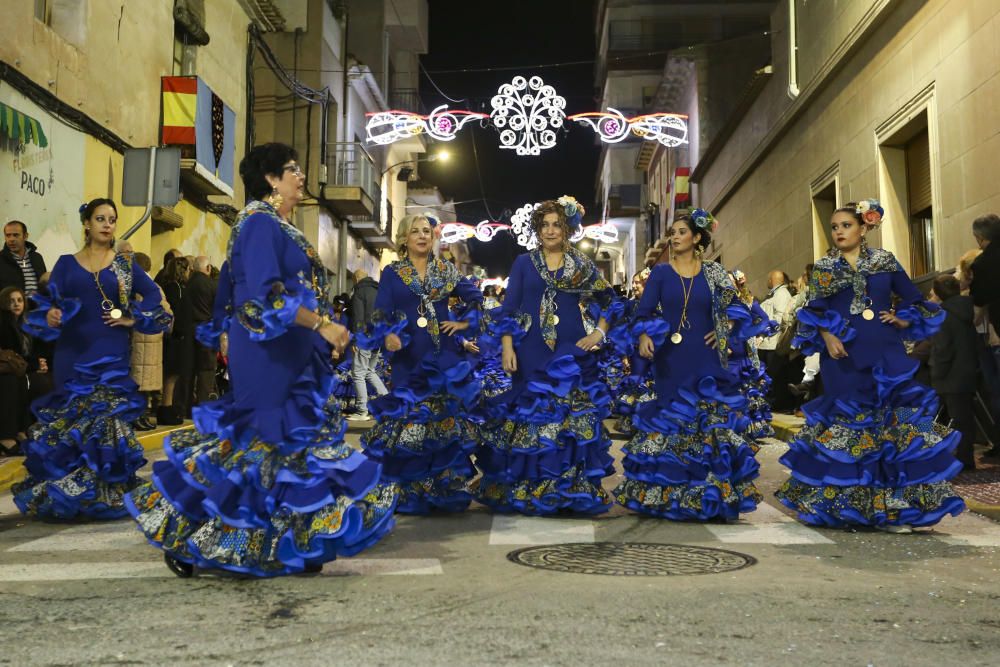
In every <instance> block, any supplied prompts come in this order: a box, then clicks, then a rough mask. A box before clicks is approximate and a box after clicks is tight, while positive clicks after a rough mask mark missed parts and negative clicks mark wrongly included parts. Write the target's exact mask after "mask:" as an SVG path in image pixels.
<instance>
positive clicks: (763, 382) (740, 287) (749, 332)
mask: <svg viewBox="0 0 1000 667" xmlns="http://www.w3.org/2000/svg"><path fill="white" fill-rule="evenodd" d="M731 277H732V279H733V284H734V285H736V291H737V293H738V294H739V299H740V301H742V302H743V303H744V304H746V306H747V308H749V309H750V323H749V325H748V326H747V327H745V328H744V330H743V334H744V336H745V337H746V341H745V342H743V343H741V344H739V345H732V346H731V352H732V354H730V356H729V369H730V370H731V371H732V372H733V373H734V374H735V375H736V376H737V377H739V380H740V393H741V394H743V397H744V398H746V399H747V408H746V416H747V419H749V420H750V423H749V424H748V425H747V433H746V436H747V438H749V439H751V440H761V439H763V438H770V437H773V436H774V427H773V426H771V416H772V415H771V406H770V405H769V404H768V402H767V392H768V388H769V387H770V386H771V377H770V376H769V375H768V374H767V369H766V368H765V367H764V364H762V363H761V362H760V357H759V356H758V355H757V343H756V339H757V337H758V336H765V337H766V336H773V335H774V334H776V333H777V332H778V323H777V322H775V321H774V320H772V319H771V318H769V317H768V316H767V313H765V312H764V309H763V308H761V305H760V302H759V301H757V299H756V298H754V295H753V294H752V293H751V292H750V290H749V289H748V288H747V278H746V275H744V273H743V272H742V271H740V270H739V269H736V270H735V271H733V272H732V274H731Z"/></svg>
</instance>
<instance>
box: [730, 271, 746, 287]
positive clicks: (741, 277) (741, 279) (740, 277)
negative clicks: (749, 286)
mask: <svg viewBox="0 0 1000 667" xmlns="http://www.w3.org/2000/svg"><path fill="white" fill-rule="evenodd" d="M746 281H747V276H746V274H745V273H743V272H742V271H740V270H739V269H734V270H733V282H735V283H736V284H737V285H743V284H745V283H746Z"/></svg>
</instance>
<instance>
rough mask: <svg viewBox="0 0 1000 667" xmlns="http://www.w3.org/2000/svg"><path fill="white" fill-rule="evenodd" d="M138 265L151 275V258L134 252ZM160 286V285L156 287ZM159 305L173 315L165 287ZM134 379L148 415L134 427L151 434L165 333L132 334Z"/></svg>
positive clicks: (161, 373) (160, 385) (159, 381)
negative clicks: (143, 399)
mask: <svg viewBox="0 0 1000 667" xmlns="http://www.w3.org/2000/svg"><path fill="white" fill-rule="evenodd" d="M135 264H136V266H138V267H139V268H140V269H142V270H143V271H145V272H146V275H149V272H150V270H151V269H152V268H153V265H152V260H150V258H149V255H147V254H145V253H141V252H137V253H135ZM157 287H159V285H157ZM160 305H161V306H162V307H163V310H164V311H165V312H166V313H167V314H168V315H171V316H173V314H174V312H173V310H171V308H170V303H169V302H168V301H167V297H166V295H165V294H164V293H163V288H162V287H160ZM131 368H132V379H133V380H135V383H136V384H137V385H139V391H140V392H141V393H142V394H143V395H144V396H145V397H146V414H144V415H142V416H141V417H139V419H137V420H136V422H135V424H133V427H134V428H135V430H137V431H149V430H152V429H153V428H156V427H155V426H154V425H153V422H152V421H151V420H150V414H151V413H150V408H151V399H152V398H153V397H154V395H155V394H159V393H160V391H162V389H163V332H162V331H160V332H157V333H152V334H146V333H142V332H140V331H133V332H132V364H131Z"/></svg>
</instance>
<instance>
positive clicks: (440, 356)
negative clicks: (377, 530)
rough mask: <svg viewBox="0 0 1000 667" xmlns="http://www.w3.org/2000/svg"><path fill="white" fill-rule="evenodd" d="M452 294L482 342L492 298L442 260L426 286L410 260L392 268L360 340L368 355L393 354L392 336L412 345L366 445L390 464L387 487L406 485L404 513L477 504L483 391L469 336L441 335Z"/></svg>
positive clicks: (372, 405)
mask: <svg viewBox="0 0 1000 667" xmlns="http://www.w3.org/2000/svg"><path fill="white" fill-rule="evenodd" d="M451 296H456V297H458V298H459V300H460V301H462V302H463V304H464V307H463V308H462V311H463V313H462V314H461V315H460V316H458V317H457V319H458V320H461V321H464V322H468V323H469V327H468V328H467V329H465V330H463V331H462V332H461V333H462V334H464V335H467V336H469V337H474V336H475V335H476V334H477V333H478V331H479V326H480V322H481V305H482V299H483V296H482V292H480V291H479V288H478V287H476V286H475V285H474V284H473V283H472V282H471V281H470V280H468V279H467V278H464V277H462V276H461V275H459V273H458V270H457V269H456V268H455V267H454V265H452V264H451V263H449V262H446V261H444V260H442V259H439V258H432V259H430V260H429V261H428V264H427V270H426V273H425V275H424V278H423V279H421V278H420V276H419V274H418V273H417V271H416V269H415V267H414V266H413V263H412V262H410V261H409V260H408V259H406V258H404V259H402V260H400V261H397V262H393V263H392V264H390V265H389V266H387V267H385V268H384V269H383V270H382V277H381V280H380V281H379V286H378V295H377V296H376V297H375V310H374V314H373V316H372V322H371V324H370V325H369V327H368V328H367V331H366V333H365V334H362V335H359V336H358V345H359V346H360V347H363V348H365V349H376V348H379V347H383V346H384V344H385V337H386V336H388V335H389V334H396V335H397V336H399V338H400V340H401V342H402V343H403V347H402V349H400V350H399V351H397V352H386V356H387V357H389V360H390V365H391V369H392V370H391V387H392V389H391V390H390V391H389V393H388V394H385V395H384V396H379V397H378V398H375V399H372V400H371V401H370V402H369V405H368V410H369V412H370V413H371V414H372V416H373V418H374V419H375V426H373V427H372V428H371V429H369V430H368V432H367V433H365V435H364V436H363V437H362V440H361V442H362V445H363V447H364V449H365V451H366V452H367V453H368V455H369V456H370V457H371V458H372V459H374V460H376V461H379V462H381V463H382V467H383V475H384V477H385V479H386V480H388V481H391V482H394V483H395V484H397V485H398V488H399V496H400V498H399V507H398V508H397V511H398V512H400V513H404V514H427V513H428V512H430V511H431V510H433V509H437V510H443V511H447V512H459V511H462V510H464V509H465V508H467V507H468V506H469V503H470V502H471V501H472V496H471V494H470V493H469V489H468V485H469V481H470V480H471V478H472V477H473V475H474V474H475V468H474V467H473V465H472V452H473V451H474V450H475V447H476V442H477V440H478V425H479V421H480V420H479V418H478V416H477V411H476V409H475V408H476V405H477V403H478V401H479V393H480V389H481V385H480V382H479V380H478V379H477V378H476V376H475V373H474V364H473V363H472V362H471V361H470V360H469V358H468V355H467V354H466V352H465V350H464V349H463V348H462V346H461V345H460V343H459V337H458V336H457V335H451V336H449V335H446V334H445V333H444V332H442V331H441V324H443V323H444V322H447V321H449V320H451V319H452V316H451V315H450V314H449V311H448V299H449V297H451ZM420 324H424V325H425V326H420Z"/></svg>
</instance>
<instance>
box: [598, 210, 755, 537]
mask: <svg viewBox="0 0 1000 667" xmlns="http://www.w3.org/2000/svg"><path fill="white" fill-rule="evenodd" d="M713 223H714V221H713V219H712V217H711V216H710V215H709V214H708V213H707V212H705V211H703V210H701V209H696V210H695V211H694V212H693V213H692V215H690V216H682V217H679V218H677V219H676V220H675V221H674V223H673V225H672V226H671V228H670V244H671V260H670V262H669V263H666V264H658V265H657V266H655V267H654V268H653V272H652V274H651V275H650V277H649V281H648V282H647V283H646V289H645V291H644V292H643V295H642V299H641V300H640V302H639V308H638V310H637V312H636V320H635V322H634V324H633V327H632V335H633V337H635V338H636V339H638V347H639V353H640V355H642V356H643V357H645V358H647V359H652V360H653V366H654V370H653V374H654V376H655V378H656V397H657V398H656V400H655V401H649V402H646V403H643V404H641V405H640V406H639V408H638V410H637V411H636V414H635V417H634V418H633V423H634V426H635V428H636V434H635V435H634V436H633V437H632V439H631V440H630V441H629V442H628V443H627V444H626V445H625V446H624V448H623V451H624V452H625V460H624V462H623V468H624V473H625V479H624V480H623V481H622V483H621V484H619V485H618V487H617V488H616V489H615V497H616V498H617V500H618V502H619V503H620V504H622V505H624V506H625V507H628V508H629V509H632V510H634V511H636V512H640V513H642V514H648V515H651V516H656V517H660V518H665V519H673V520H681V521H683V520H688V521H711V520H714V521H731V520H735V519H737V518H739V515H740V514H741V513H746V512H751V511H753V510H754V509H756V507H757V503H759V502H760V500H761V495H760V493H759V492H758V490H757V487H756V485H755V484H754V481H753V480H754V479H755V478H756V477H757V476H758V473H759V466H758V464H757V460H756V459H755V458H754V455H755V454H756V451H757V448H756V445H754V444H752V443H750V442H748V441H747V440H745V439H744V432H745V429H746V425H747V419H746V417H745V416H744V411H745V410H746V403H747V401H746V399H745V398H744V397H743V396H741V395H740V387H739V379H738V378H737V377H736V376H735V375H734V374H733V373H732V372H730V370H729V368H728V367H729V360H728V351H729V348H730V347H732V346H736V345H740V344H742V342H743V340H744V338H743V337H744V336H745V333H744V331H743V330H744V329H745V328H746V327H747V326H748V323H749V315H750V314H749V310H748V309H747V307H746V305H745V304H743V303H742V302H741V301H740V300H739V298H738V296H737V293H736V289H735V287H734V285H733V283H732V280H731V279H730V278H729V274H728V273H727V272H726V270H725V269H724V268H723V267H722V266H721V265H719V264H718V263H716V262H708V261H702V260H701V254H702V251H703V250H704V249H705V248H706V247H708V244H709V243H710V242H711V230H712V227H713ZM657 306H659V307H660V309H661V311H662V312H661V313H657V312H656V309H657Z"/></svg>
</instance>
